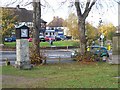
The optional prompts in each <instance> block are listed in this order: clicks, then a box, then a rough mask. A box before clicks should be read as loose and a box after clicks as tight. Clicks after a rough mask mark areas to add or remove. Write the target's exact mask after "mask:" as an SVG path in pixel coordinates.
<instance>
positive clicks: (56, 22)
mask: <svg viewBox="0 0 120 90" xmlns="http://www.w3.org/2000/svg"><path fill="white" fill-rule="evenodd" d="M63 22H64V20H63V19H62V18H59V17H58V16H57V17H53V20H52V21H51V22H50V23H49V24H48V25H47V26H48V27H63Z"/></svg>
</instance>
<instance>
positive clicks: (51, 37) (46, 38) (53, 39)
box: [45, 36, 55, 41]
mask: <svg viewBox="0 0 120 90" xmlns="http://www.w3.org/2000/svg"><path fill="white" fill-rule="evenodd" d="M50 39H51V40H52V41H55V37H53V36H46V37H45V41H49V40H50Z"/></svg>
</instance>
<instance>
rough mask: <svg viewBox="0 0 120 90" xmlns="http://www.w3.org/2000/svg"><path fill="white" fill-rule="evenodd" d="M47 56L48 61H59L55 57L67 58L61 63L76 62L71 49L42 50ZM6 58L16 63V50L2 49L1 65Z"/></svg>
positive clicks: (0, 54)
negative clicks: (72, 58) (72, 57)
mask: <svg viewBox="0 0 120 90" xmlns="http://www.w3.org/2000/svg"><path fill="white" fill-rule="evenodd" d="M42 52H43V53H44V54H45V55H46V56H47V57H48V59H47V63H58V62H59V59H55V58H59V57H60V58H65V60H64V59H62V60H60V62H61V63H68V62H74V61H73V60H71V59H70V58H71V51H70V50H68V51H67V50H44V51H42ZM6 59H8V60H10V63H11V64H15V61H16V51H0V65H5V61H6Z"/></svg>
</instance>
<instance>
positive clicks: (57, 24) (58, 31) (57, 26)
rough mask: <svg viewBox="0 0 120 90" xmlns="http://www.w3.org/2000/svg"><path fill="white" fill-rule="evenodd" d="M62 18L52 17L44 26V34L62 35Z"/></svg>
mask: <svg viewBox="0 0 120 90" xmlns="http://www.w3.org/2000/svg"><path fill="white" fill-rule="evenodd" d="M63 23H64V20H63V19H62V18H59V17H58V16H57V17H53V20H52V21H51V22H50V23H48V25H47V27H46V33H45V34H46V35H49V36H51V35H52V36H63V35H64V26H63Z"/></svg>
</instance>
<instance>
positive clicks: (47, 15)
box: [0, 0, 118, 26]
mask: <svg viewBox="0 0 120 90" xmlns="http://www.w3.org/2000/svg"><path fill="white" fill-rule="evenodd" d="M14 1H16V0H0V6H6V5H7V4H10V5H9V7H16V5H18V4H20V7H24V8H27V9H32V5H31V4H29V5H27V4H28V3H26V2H30V1H32V0H24V2H20V1H22V0H17V2H16V3H14V4H13V2H14ZM45 1H47V2H48V3H47V2H45ZM45 1H44V0H42V5H43V6H42V19H44V20H45V21H47V22H48V23H49V22H50V21H51V20H52V19H53V17H54V16H59V17H62V18H63V19H65V18H67V17H68V15H69V13H70V12H75V13H76V9H75V7H72V8H68V6H69V2H67V3H65V4H63V5H61V2H62V1H65V0H45ZM104 1H106V2H107V4H106V2H103V3H102V4H103V6H104V10H103V9H102V10H100V9H99V10H98V9H96V5H95V6H94V7H93V8H92V11H91V12H90V15H89V16H88V18H87V21H89V22H90V23H93V24H94V25H95V26H97V25H98V23H99V20H100V18H101V19H102V20H103V22H104V23H113V24H114V25H115V26H117V25H118V6H117V4H116V3H114V2H110V0H104ZM25 5H27V6H25ZM109 5H111V6H109ZM60 6H61V7H60ZM112 6H113V7H112Z"/></svg>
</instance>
